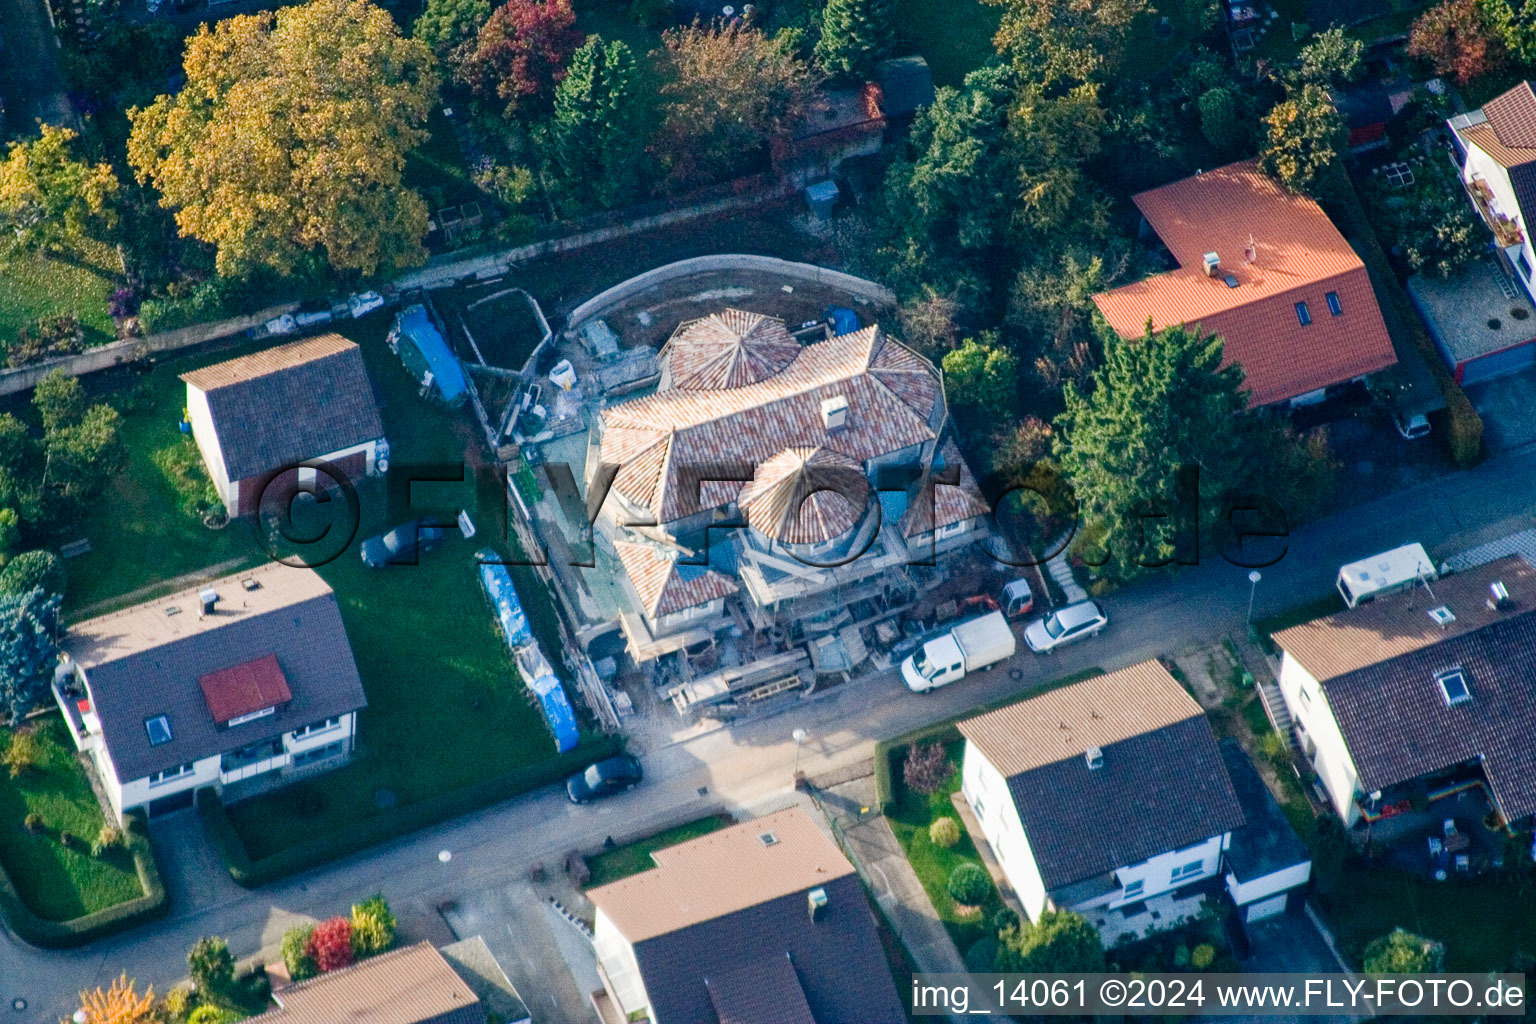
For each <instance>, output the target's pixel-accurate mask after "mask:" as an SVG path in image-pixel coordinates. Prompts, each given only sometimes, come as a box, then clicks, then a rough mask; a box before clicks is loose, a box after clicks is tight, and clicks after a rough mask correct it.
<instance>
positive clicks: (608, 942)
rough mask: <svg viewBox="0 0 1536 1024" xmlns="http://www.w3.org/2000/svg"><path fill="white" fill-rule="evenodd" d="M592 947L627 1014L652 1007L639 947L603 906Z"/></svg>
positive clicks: (610, 985) (593, 931) (613, 993)
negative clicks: (623, 933)
mask: <svg viewBox="0 0 1536 1024" xmlns="http://www.w3.org/2000/svg"><path fill="white" fill-rule="evenodd" d="M592 948H593V950H594V951H595V952H596V953H597V962H598V963H599V964H600V965H601V966H602V968H603V974H604V975H606V976H607V979H608V985H609V988H610V990H611V994H612V995H613V998H614V999H615V1000H616V1001H617V1002H618V1004H619V1012H620V1013H622V1014H624V1015H625V1016H626V1017H627V1016H629V1015H630V1014H632V1013H634V1012H635V1011H637V1010H646V1009H649V1007H650V1005H651V997H650V995H649V994H647V992H646V991H645V979H644V978H643V977H641V976H640V963H639V961H637V960H636V959H635V947H634V946H632V945H631V944H630V942H629V940H628V939H626V938H625V937H624V936H623V935H622V934H620V933H619V929H618V928H617V927H616V926H615V925H614V923H613V921H612V920H611V919H609V917H608V915H607V914H605V913H603V910H602V908H601V907H599V908H598V910H597V920H596V922H595V923H594V924H593V926H592ZM657 1024H662V1022H659V1021H658V1022H657Z"/></svg>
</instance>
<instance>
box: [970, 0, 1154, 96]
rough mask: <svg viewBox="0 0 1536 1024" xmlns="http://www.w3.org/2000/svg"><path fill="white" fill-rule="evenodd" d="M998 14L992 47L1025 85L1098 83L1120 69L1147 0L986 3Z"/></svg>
mask: <svg viewBox="0 0 1536 1024" xmlns="http://www.w3.org/2000/svg"><path fill="white" fill-rule="evenodd" d="M987 2H988V3H992V4H995V5H997V6H999V7H1002V8H1003V18H1002V24H1001V25H1000V26H999V27H998V30H997V35H996V36H995V37H994V39H993V42H994V43H995V45H996V46H997V50H998V52H999V53H1001V54H1003V55H1005V56H1007V57H1008V58H1009V59H1010V60H1011V62H1012V64H1013V69H1014V70H1015V71H1016V72H1017V73H1018V74H1019V76H1020V77H1021V78H1023V79H1025V80H1026V81H1031V82H1036V83H1038V84H1040V85H1042V86H1054V85H1058V84H1060V83H1062V82H1089V81H1102V80H1104V79H1105V78H1106V77H1107V76H1108V75H1109V73H1111V72H1113V71H1114V70H1115V69H1116V68H1117V67H1118V66H1119V64H1120V61H1121V59H1122V57H1123V55H1124V45H1125V38H1126V34H1127V32H1128V31H1129V29H1130V26H1131V23H1132V22H1134V21H1135V20H1136V18H1137V17H1138V16H1139V15H1141V14H1142V13H1143V12H1145V11H1146V10H1148V9H1149V5H1148V3H1147V0H1099V2H1095V3H1084V2H1082V0H987Z"/></svg>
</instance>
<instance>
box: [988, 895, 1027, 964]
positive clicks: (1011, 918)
mask: <svg viewBox="0 0 1536 1024" xmlns="http://www.w3.org/2000/svg"><path fill="white" fill-rule="evenodd" d="M1018 926H1019V912H1018V911H1017V910H1014V909H1013V908H1012V907H1004V908H1003V909H1001V910H999V911H998V912H997V913H995V914H993V915H992V930H993V931H996V932H1003V931H1007V930H1008V929H1009V928H1017V927H1018ZM987 970H991V968H990V967H989V968H987Z"/></svg>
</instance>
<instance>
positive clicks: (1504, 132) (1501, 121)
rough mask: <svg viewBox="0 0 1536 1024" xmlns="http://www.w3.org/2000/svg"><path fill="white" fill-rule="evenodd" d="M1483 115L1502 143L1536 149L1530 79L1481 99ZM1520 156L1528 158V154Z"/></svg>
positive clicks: (1534, 94) (1535, 108)
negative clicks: (1482, 101)
mask: <svg viewBox="0 0 1536 1024" xmlns="http://www.w3.org/2000/svg"><path fill="white" fill-rule="evenodd" d="M1483 116H1484V117H1486V118H1487V119H1488V124H1489V126H1490V127H1492V128H1493V132H1494V134H1495V135H1496V136H1497V137H1498V140H1499V142H1500V143H1502V144H1503V145H1505V146H1507V147H1509V148H1510V149H1516V150H1519V149H1523V150H1532V149H1536V92H1532V91H1531V83H1530V82H1521V83H1520V84H1519V85H1517V86H1515V87H1514V88H1513V89H1510V90H1509V91H1508V92H1506V93H1502V94H1500V95H1498V96H1495V97H1494V98H1493V99H1491V100H1489V101H1488V102H1487V103H1484V104H1483ZM1524 157H1525V159H1526V160H1529V159H1531V157H1532V154H1530V153H1527V154H1524ZM1506 166H1507V165H1506Z"/></svg>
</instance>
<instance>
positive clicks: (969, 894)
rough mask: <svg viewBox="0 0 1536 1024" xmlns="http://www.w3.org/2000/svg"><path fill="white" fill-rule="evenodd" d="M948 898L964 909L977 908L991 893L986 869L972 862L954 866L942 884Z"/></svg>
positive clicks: (990, 878) (990, 882) (990, 883)
mask: <svg viewBox="0 0 1536 1024" xmlns="http://www.w3.org/2000/svg"><path fill="white" fill-rule="evenodd" d="M944 890H945V891H946V892H948V893H949V898H950V899H952V900H954V901H955V902H956V903H958V904H960V905H961V906H964V907H979V906H981V905H982V904H983V903H985V902H986V901H987V896H988V895H990V894H991V892H992V877H991V876H990V875H988V874H987V870H986V868H984V867H982V866H981V865H980V864H976V863H974V862H972V861H965V862H964V863H962V864H958V865H956V866H955V870H953V871H951V872H950V873H949V880H948V881H947V882H945V883H944Z"/></svg>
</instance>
